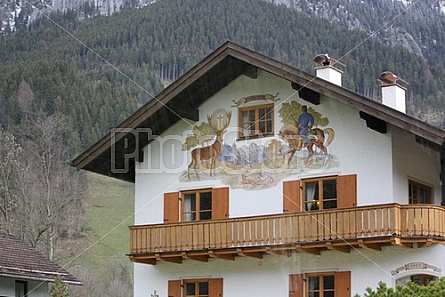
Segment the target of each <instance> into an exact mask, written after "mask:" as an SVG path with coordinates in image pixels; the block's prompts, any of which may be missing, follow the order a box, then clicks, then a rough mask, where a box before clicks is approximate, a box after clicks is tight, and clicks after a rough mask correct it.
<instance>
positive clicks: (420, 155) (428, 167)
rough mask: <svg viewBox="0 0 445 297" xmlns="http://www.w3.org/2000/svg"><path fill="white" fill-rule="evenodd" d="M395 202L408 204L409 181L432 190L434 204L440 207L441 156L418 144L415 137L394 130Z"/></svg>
mask: <svg viewBox="0 0 445 297" xmlns="http://www.w3.org/2000/svg"><path fill="white" fill-rule="evenodd" d="M393 130H394V132H393V141H392V142H393V147H394V150H393V160H394V171H393V179H394V201H395V202H398V203H402V204H406V203H408V179H411V180H414V181H417V182H419V183H422V184H424V185H427V186H430V187H431V188H432V192H433V193H432V194H433V197H434V204H437V205H440V202H441V200H442V188H441V182H440V171H441V169H440V154H439V153H438V152H436V151H434V150H432V149H430V148H428V147H426V146H424V145H421V144H419V143H417V142H416V140H415V137H414V135H412V134H409V133H408V132H406V131H402V130H400V129H396V128H393Z"/></svg>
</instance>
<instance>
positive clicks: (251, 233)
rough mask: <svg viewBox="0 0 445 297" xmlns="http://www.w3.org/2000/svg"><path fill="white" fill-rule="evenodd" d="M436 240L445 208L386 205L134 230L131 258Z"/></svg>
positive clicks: (444, 235)
mask: <svg viewBox="0 0 445 297" xmlns="http://www.w3.org/2000/svg"><path fill="white" fill-rule="evenodd" d="M435 241H445V208H444V207H441V206H436V205H399V204H385V205H377V206H365V207H356V208H347V209H330V210H324V211H311V212H301V213H292V214H279V215H269V216H258V217H248V218H233V219H227V220H217V221H199V222H186V223H185V222H184V223H176V224H157V225H139V226H131V227H130V257H131V258H132V260H134V261H138V260H141V262H146V263H150V264H155V262H156V259H157V260H160V259H163V260H166V259H170V260H172V259H175V257H181V258H187V257H188V255H190V256H192V255H201V256H210V257H211V256H214V255H215V253H218V252H219V253H220V254H221V255H222V254H227V255H230V254H234V253H236V254H237V255H241V254H243V255H244V253H249V252H251V253H252V254H253V253H254V252H264V253H265V252H268V251H278V250H296V251H298V250H299V249H300V250H302V251H309V252H316V253H317V252H319V250H321V249H336V248H337V249H339V250H343V251H349V248H350V247H371V248H377V249H379V248H380V246H381V245H388V244H403V245H407V246H410V245H412V244H413V243H417V244H419V245H425V244H428V243H431V242H435ZM255 255H257V254H255ZM138 257H140V259H138ZM165 257H167V258H165ZM142 259H145V260H144V261H142ZM152 260H153V261H152ZM174 261H175V262H176V261H178V259H176V260H174ZM179 261H180V259H179Z"/></svg>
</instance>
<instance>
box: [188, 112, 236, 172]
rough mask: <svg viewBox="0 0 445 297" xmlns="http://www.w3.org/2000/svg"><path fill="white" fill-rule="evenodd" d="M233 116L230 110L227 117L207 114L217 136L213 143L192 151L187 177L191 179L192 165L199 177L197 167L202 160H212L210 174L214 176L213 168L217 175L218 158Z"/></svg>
mask: <svg viewBox="0 0 445 297" xmlns="http://www.w3.org/2000/svg"><path fill="white" fill-rule="evenodd" d="M231 117H232V112H230V111H228V112H226V115H225V117H224V116H223V117H221V118H220V117H218V116H217V117H216V118H214V117H213V115H211V116H210V115H207V121H208V122H209V126H210V128H212V131H213V132H214V133H215V135H216V138H215V141H214V142H213V143H212V144H211V145H208V146H205V147H200V148H195V149H194V150H192V153H191V156H192V161H191V162H190V164H189V166H188V169H187V177H188V178H189V179H190V168H192V167H193V169H194V170H195V173H196V177H197V178H198V179H199V174H198V171H197V168H198V167H199V165H200V164H201V161H210V176H212V170H213V175H216V173H215V167H216V160H217V159H218V156H219V153H220V152H221V149H222V143H223V135H224V133H225V132H226V128H227V127H228V126H229V124H230V119H231ZM218 121H220V122H218Z"/></svg>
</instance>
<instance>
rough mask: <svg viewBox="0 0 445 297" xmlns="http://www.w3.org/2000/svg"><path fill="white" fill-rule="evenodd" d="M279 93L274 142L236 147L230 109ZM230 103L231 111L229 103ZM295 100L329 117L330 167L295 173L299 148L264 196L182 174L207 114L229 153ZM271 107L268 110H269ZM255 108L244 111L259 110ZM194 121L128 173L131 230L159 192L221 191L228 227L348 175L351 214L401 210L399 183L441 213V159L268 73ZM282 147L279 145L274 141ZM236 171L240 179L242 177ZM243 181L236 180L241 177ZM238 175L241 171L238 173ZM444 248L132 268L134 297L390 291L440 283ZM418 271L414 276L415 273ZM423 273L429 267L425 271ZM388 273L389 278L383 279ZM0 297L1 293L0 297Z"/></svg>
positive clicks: (155, 204) (150, 215) (243, 82)
mask: <svg viewBox="0 0 445 297" xmlns="http://www.w3.org/2000/svg"><path fill="white" fill-rule="evenodd" d="M277 93H278V94H279V95H278V96H277V98H280V100H277V101H275V102H273V103H274V119H275V122H274V132H275V133H274V136H271V137H266V138H260V139H255V140H237V138H238V132H237V128H236V127H238V119H239V115H238V112H239V107H240V106H235V105H236V104H234V103H236V102H237V100H239V99H240V98H245V97H248V96H252V95H256V94H271V95H273V96H275V94H277ZM234 101H235V102H234ZM293 101H295V102H296V103H298V104H300V105H307V106H308V108H312V109H313V110H316V111H317V112H318V113H320V114H321V115H322V116H323V117H326V118H328V120H329V124H328V125H327V126H328V127H330V128H332V129H333V130H334V131H335V138H334V140H333V142H332V143H331V144H330V145H329V147H328V152H329V154H330V160H329V161H328V162H327V164H326V166H321V167H318V168H312V167H310V166H304V165H303V164H301V163H300V164H298V162H301V160H302V157H301V158H299V157H298V156H299V155H301V156H303V155H304V153H305V152H304V149H303V150H301V151H299V152H297V153H296V156H295V157H294V159H295V160H294V161H296V162H297V163H294V166H295V167H294V171H287V174H285V175H284V176H283V175H279V176H280V177H279V178H276V179H275V180H274V182H271V183H270V185H269V186H268V187H265V188H259V189H255V188H252V187H249V186H246V187H244V188H242V187H241V188H240V187H233V186H232V185H230V184H227V183H226V182H225V180H224V179H223V178H221V176H220V173H221V171H218V169H217V171H216V172H217V173H216V176H215V177H212V178H202V179H200V180H198V179H197V178H196V177H195V173H194V172H193V170H191V172H190V173H191V176H192V178H190V179H189V178H188V177H187V174H186V173H187V166H188V164H189V163H190V161H191V157H190V152H191V150H187V151H183V150H181V148H182V144H183V143H184V141H185V139H186V137H187V136H188V135H190V134H191V133H192V128H193V126H194V125H198V124H199V123H200V122H203V121H206V119H207V116H208V115H211V114H212V113H214V111H215V110H226V111H230V112H231V113H232V117H231V122H230V128H229V129H228V132H227V133H226V134H225V136H224V143H225V144H229V145H232V146H233V145H236V147H238V148H239V147H243V146H249V145H251V143H255V144H258V145H261V144H265V143H267V142H268V141H270V140H272V139H276V140H280V139H279V137H278V136H277V135H278V133H279V131H280V129H281V127H282V126H283V123H282V122H281V117H280V113H279V110H280V108H281V107H282V106H283V104H287V103H291V102H293ZM270 102H272V101H268V103H270ZM262 103H264V102H258V101H254V102H252V103H248V104H252V105H255V104H262ZM199 118H200V122H191V121H190V120H180V121H178V122H177V123H176V124H175V125H173V126H172V127H170V128H169V129H168V130H167V131H165V133H163V134H162V135H160V136H159V137H158V138H157V140H155V141H153V142H151V144H149V145H148V146H147V147H145V148H144V162H142V163H139V164H137V170H136V179H135V225H143V224H162V223H163V222H164V204H163V203H164V202H163V195H164V193H166V192H174V191H185V190H191V189H201V188H218V187H227V186H228V187H230V195H229V218H240V217H250V216H259V215H271V214H282V213H283V198H282V197H283V181H290V180H303V179H306V178H312V177H320V176H331V175H334V176H336V175H348V174H356V176H357V206H368V205H380V204H387V203H399V204H408V182H409V180H413V181H416V182H419V183H422V184H426V185H428V186H429V187H431V189H432V191H433V197H434V203H436V204H440V201H441V183H440V154H439V153H437V152H436V151H434V150H432V149H430V148H427V147H425V146H422V145H420V144H419V143H417V142H416V141H415V138H414V136H413V135H412V134H410V133H408V132H406V131H405V130H402V129H399V128H396V127H394V126H391V125H389V124H388V131H387V133H385V134H383V133H379V132H376V131H374V130H372V129H370V128H368V127H367V125H366V122H365V121H364V120H363V119H362V118H360V116H359V111H358V110H356V109H355V108H353V107H351V106H347V105H345V104H342V103H339V102H338V101H334V100H332V99H330V98H327V97H324V96H322V97H321V99H320V104H319V105H313V104H311V103H309V102H307V101H305V100H303V99H301V98H300V97H299V96H298V93H297V92H296V91H295V90H294V89H292V88H291V84H290V82H289V81H287V80H285V79H282V78H278V77H277V76H274V75H272V74H270V73H268V72H265V71H261V70H259V71H258V78H256V79H252V78H248V77H247V76H243V75H241V76H239V77H238V78H237V79H235V80H234V81H233V82H231V83H230V84H229V85H228V86H226V87H225V88H223V89H222V90H220V91H219V92H218V93H216V94H215V95H214V96H212V97H211V98H209V99H208V100H207V101H205V103H204V104H202V105H201V106H199ZM283 144H284V142H283ZM243 170H246V168H244V169H243ZM279 170H283V168H280V169H276V168H274V169H272V168H269V169H267V168H266V169H263V171H262V172H263V173H264V174H266V175H269V176H276V175H274V174H279V172H278V171H279ZM242 172H245V171H242ZM239 173H241V171H240V172H239ZM444 252H445V246H443V245H436V244H433V245H431V246H430V247H423V248H417V247H414V248H404V247H400V246H387V247H386V246H385V247H383V248H382V249H381V251H376V250H372V249H367V248H358V249H357V248H353V249H351V251H350V252H349V253H344V252H340V251H322V252H321V254H320V255H312V254H309V253H292V254H290V256H280V255H272V254H271V255H265V256H264V257H263V259H254V258H250V257H237V258H236V259H235V260H234V261H227V260H223V259H213V258H210V259H209V261H208V262H206V263H203V262H199V261H193V260H185V261H183V263H182V264H174V263H168V262H164V261H159V262H158V263H157V264H156V265H146V264H139V263H136V264H135V270H134V278H135V286H134V296H137V297H139V296H150V294H153V293H154V292H155V291H156V293H157V294H158V295H159V296H168V293H167V284H168V281H169V280H171V279H197V278H223V280H224V285H223V292H224V296H226V297H227V296H230V297H236V296H240V297H241V296H243V297H246V296H277V297H285V296H289V275H290V274H297V273H310V272H323V271H350V272H351V296H354V294H361V295H363V294H364V293H365V288H366V287H372V288H375V287H376V286H377V284H378V282H379V281H383V282H385V283H386V284H388V285H390V286H393V285H394V284H395V281H396V279H397V278H399V277H401V276H406V275H410V274H416V273H417V274H429V275H434V276H437V277H440V276H441V275H442V271H445V258H444V257H443V254H444ZM410 263H426V264H428V265H430V266H431V267H436V268H437V269H432V268H418V267H420V266H416V265H415V264H412V265H411V266H409V265H408V266H407V267H413V268H412V269H409V270H407V271H402V272H397V273H396V274H394V271H396V270H397V268H400V267H403V266H404V265H407V264H410ZM416 267H417V268H416ZM428 267H429V266H428ZM392 272H393V274H394V275H393V274H392ZM0 295H1V294H0Z"/></svg>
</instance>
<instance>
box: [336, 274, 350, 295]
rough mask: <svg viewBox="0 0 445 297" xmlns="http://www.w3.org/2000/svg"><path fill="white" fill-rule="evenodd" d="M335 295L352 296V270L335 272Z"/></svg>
mask: <svg viewBox="0 0 445 297" xmlns="http://www.w3.org/2000/svg"><path fill="white" fill-rule="evenodd" d="M334 288H335V296H341V297H351V272H350V271H338V272H335V274H334Z"/></svg>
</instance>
